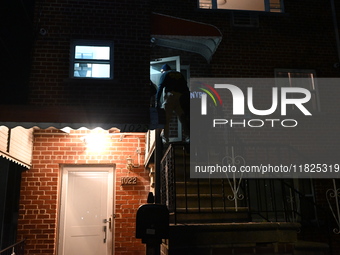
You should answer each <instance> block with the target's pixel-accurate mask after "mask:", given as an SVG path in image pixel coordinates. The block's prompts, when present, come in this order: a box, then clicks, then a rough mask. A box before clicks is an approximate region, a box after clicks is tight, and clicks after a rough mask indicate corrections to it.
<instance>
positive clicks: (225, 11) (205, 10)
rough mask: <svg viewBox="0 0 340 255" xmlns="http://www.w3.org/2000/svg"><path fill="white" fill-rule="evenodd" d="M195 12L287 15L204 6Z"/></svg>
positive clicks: (283, 13) (286, 14) (284, 14)
mask: <svg viewBox="0 0 340 255" xmlns="http://www.w3.org/2000/svg"><path fill="white" fill-rule="evenodd" d="M196 10H197V12H204V13H207V12H212V13H214V14H216V13H233V12H235V13H254V14H255V13H256V14H259V15H268V16H289V13H286V12H267V11H251V10H233V9H204V8H197V9H196Z"/></svg>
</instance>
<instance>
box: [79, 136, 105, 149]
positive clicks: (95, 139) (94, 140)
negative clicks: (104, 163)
mask: <svg viewBox="0 0 340 255" xmlns="http://www.w3.org/2000/svg"><path fill="white" fill-rule="evenodd" d="M80 139H81V140H82V141H83V143H84V144H85V145H86V147H87V148H88V149H89V150H91V151H102V150H104V149H105V144H106V138H105V136H104V135H103V134H88V135H86V136H84V137H81V138H80Z"/></svg>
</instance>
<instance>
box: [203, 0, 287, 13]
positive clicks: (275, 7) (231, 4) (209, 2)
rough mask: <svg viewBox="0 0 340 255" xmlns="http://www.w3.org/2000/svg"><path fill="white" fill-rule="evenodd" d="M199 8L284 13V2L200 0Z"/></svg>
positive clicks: (273, 0)
mask: <svg viewBox="0 0 340 255" xmlns="http://www.w3.org/2000/svg"><path fill="white" fill-rule="evenodd" d="M198 2H199V8H202V9H225V10H243V11H265V12H283V0H199V1H198Z"/></svg>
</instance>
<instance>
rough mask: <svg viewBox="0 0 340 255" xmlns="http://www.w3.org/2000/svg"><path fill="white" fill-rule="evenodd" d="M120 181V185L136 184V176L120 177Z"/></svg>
mask: <svg viewBox="0 0 340 255" xmlns="http://www.w3.org/2000/svg"><path fill="white" fill-rule="evenodd" d="M121 183H122V185H136V184H137V177H122V178H121Z"/></svg>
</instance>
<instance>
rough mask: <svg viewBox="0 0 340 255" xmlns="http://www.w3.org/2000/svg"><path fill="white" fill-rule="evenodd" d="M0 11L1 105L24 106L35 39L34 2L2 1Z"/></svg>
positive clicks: (30, 0) (21, 0) (20, 0)
mask: <svg viewBox="0 0 340 255" xmlns="http://www.w3.org/2000/svg"><path fill="white" fill-rule="evenodd" d="M1 4H2V6H1V9H0V24H1V25H0V47H1V56H2V61H1V66H2V67H1V71H0V74H1V78H0V79H1V80H0V86H1V92H0V104H24V103H26V100H27V93H28V75H29V70H30V63H31V52H32V45H33V38H34V34H35V31H34V25H33V8H34V0H3V1H2V3H1Z"/></svg>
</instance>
